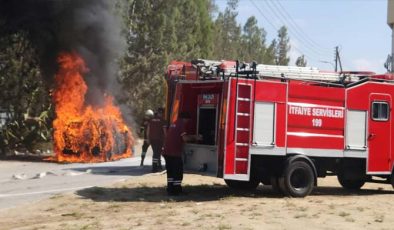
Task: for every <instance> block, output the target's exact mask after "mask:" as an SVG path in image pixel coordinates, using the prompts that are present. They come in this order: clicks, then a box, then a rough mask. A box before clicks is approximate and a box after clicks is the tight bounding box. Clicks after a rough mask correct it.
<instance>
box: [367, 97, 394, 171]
mask: <svg viewBox="0 0 394 230" xmlns="http://www.w3.org/2000/svg"><path fill="white" fill-rule="evenodd" d="M369 106H370V109H369V119H368V121H369V122H368V136H367V140H368V150H369V152H368V160H367V173H368V174H389V173H391V172H390V171H391V162H390V161H391V159H390V152H391V112H390V111H391V96H390V95H387V94H370V96H369Z"/></svg>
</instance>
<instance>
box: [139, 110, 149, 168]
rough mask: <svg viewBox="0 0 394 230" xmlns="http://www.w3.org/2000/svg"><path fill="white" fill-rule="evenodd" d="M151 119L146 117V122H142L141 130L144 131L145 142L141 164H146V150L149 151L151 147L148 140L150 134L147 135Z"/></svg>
mask: <svg viewBox="0 0 394 230" xmlns="http://www.w3.org/2000/svg"><path fill="white" fill-rule="evenodd" d="M149 120H150V119H147V118H145V119H144V122H143V123H142V126H141V128H140V132H141V133H142V132H144V144H143V145H142V153H141V164H140V165H141V166H143V165H144V160H145V156H146V152H147V151H148V148H149V145H150V144H149V142H148V136H147V130H148V125H149Z"/></svg>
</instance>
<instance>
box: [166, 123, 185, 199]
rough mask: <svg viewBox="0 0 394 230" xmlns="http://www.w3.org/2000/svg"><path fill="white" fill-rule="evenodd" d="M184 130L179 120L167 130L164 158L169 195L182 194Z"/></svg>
mask: <svg viewBox="0 0 394 230" xmlns="http://www.w3.org/2000/svg"><path fill="white" fill-rule="evenodd" d="M184 130H185V129H184V122H183V121H182V119H178V120H177V121H176V122H175V123H174V124H171V125H170V127H169V128H168V130H167V135H166V140H165V143H164V151H163V156H164V159H165V161H166V169H167V192H168V194H169V195H178V194H179V193H181V192H182V179H183V162H182V148H183V136H184V135H186V132H185V131H184Z"/></svg>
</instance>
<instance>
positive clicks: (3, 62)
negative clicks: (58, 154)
mask: <svg viewBox="0 0 394 230" xmlns="http://www.w3.org/2000/svg"><path fill="white" fill-rule="evenodd" d="M0 50H2V52H1V53H0V113H1V115H3V119H4V118H5V117H6V120H5V124H4V125H3V126H2V125H0V154H1V153H3V154H5V152H6V151H5V150H6V149H10V148H11V149H14V148H27V149H28V150H30V151H31V152H32V151H33V150H34V149H33V147H34V144H36V143H37V142H39V141H43V140H44V141H47V140H48V139H49V138H50V136H51V130H50V128H49V127H50V117H51V114H52V113H51V106H50V102H51V101H50V96H49V90H48V89H47V88H46V87H47V86H46V84H45V82H44V81H43V77H42V75H41V71H40V68H39V62H38V55H37V53H36V50H35V49H34V48H33V46H32V44H31V43H30V41H29V40H28V36H27V33H26V32H24V31H18V32H12V33H7V34H3V36H2V37H0ZM4 115H7V116H4Z"/></svg>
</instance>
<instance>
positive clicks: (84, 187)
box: [0, 186, 94, 198]
mask: <svg viewBox="0 0 394 230" xmlns="http://www.w3.org/2000/svg"><path fill="white" fill-rule="evenodd" d="M92 187H94V186H82V187H73V188H62V189H53V190H45V191H37V192H27V193H14V194H0V198H6V197H15V196H29V195H39V194H47V193H57V192H65V191H73V190H79V189H86V188H92Z"/></svg>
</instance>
